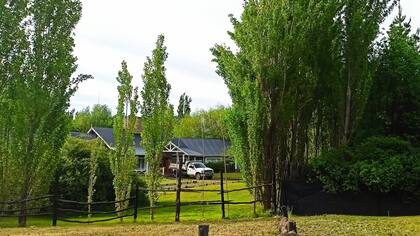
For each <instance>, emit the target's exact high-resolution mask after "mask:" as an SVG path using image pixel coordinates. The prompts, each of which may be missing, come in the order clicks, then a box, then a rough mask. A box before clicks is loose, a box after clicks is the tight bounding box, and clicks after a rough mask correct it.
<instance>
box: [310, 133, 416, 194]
mask: <svg viewBox="0 0 420 236" xmlns="http://www.w3.org/2000/svg"><path fill="white" fill-rule="evenodd" d="M310 164H311V167H312V169H313V171H314V172H315V175H316V178H317V179H318V180H319V181H320V182H321V183H322V184H323V185H324V188H325V189H326V190H328V191H330V192H342V191H362V190H369V191H372V192H376V193H388V192H391V191H406V192H411V193H416V194H419V193H420V192H418V190H419V187H420V186H419V183H420V158H419V151H418V150H415V149H414V148H413V147H412V146H411V144H410V143H409V142H407V141H404V140H402V139H399V138H393V137H370V138H368V139H366V140H365V141H364V142H362V143H361V144H359V145H356V146H353V147H348V148H339V149H335V150H331V151H328V152H325V153H323V154H321V155H320V156H318V157H316V158H314V159H313V160H312V161H311V163H310Z"/></svg>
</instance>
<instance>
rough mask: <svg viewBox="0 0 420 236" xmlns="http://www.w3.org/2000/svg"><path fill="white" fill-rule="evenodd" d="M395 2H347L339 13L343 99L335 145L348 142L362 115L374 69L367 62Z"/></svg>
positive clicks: (340, 101)
mask: <svg viewBox="0 0 420 236" xmlns="http://www.w3.org/2000/svg"><path fill="white" fill-rule="evenodd" d="M397 2H398V1H397V0H374V1H364V0H347V1H345V2H344V5H343V8H342V11H341V12H339V15H338V17H339V18H338V22H339V23H340V24H342V27H341V31H340V32H339V35H338V38H337V39H338V40H339V41H338V42H339V44H340V45H341V47H342V49H341V50H342V51H341V52H342V53H341V55H342V57H341V58H340V59H341V61H342V68H341V72H340V76H339V77H341V83H340V87H339V88H338V89H339V91H341V93H342V95H341V96H342V98H341V99H340V98H339V99H337V101H338V107H339V110H338V114H339V117H338V120H339V124H338V127H339V130H338V131H336V132H338V133H339V135H338V136H339V137H338V141H339V143H338V145H339V146H341V145H347V144H349V143H350V141H351V139H352V136H353V133H354V130H355V129H356V128H357V125H358V123H359V121H360V119H361V117H362V115H363V111H364V107H365V104H366V101H367V98H368V96H369V91H370V85H371V83H372V74H373V72H374V68H373V66H372V64H371V63H370V56H371V55H372V51H373V45H374V41H375V39H376V38H377V36H378V33H379V27H380V24H381V23H382V22H383V21H384V20H385V18H386V17H387V16H388V15H389V13H390V12H391V11H392V9H393V8H394V6H395V5H396V4H397Z"/></svg>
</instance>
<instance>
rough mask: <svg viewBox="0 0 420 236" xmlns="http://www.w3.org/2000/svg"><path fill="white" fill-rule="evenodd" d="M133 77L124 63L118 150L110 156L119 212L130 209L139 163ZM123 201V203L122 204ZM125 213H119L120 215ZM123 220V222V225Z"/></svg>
mask: <svg viewBox="0 0 420 236" xmlns="http://www.w3.org/2000/svg"><path fill="white" fill-rule="evenodd" d="M132 79H133V77H132V76H131V74H130V73H129V71H128V68H127V63H126V62H125V61H123V62H122V63H121V70H120V71H119V72H118V77H117V81H118V83H119V85H118V106H117V114H116V115H115V118H114V141H115V149H114V150H113V153H112V155H111V156H110V162H111V170H112V173H113V174H114V181H113V185H114V191H115V201H118V202H117V203H116V204H115V207H116V210H117V211H120V210H122V209H125V208H127V206H128V203H129V202H128V201H122V200H124V199H127V198H129V197H130V191H131V184H132V182H133V176H132V173H133V170H134V169H135V163H136V152H135V147H134V145H133V143H134V131H135V123H136V115H137V112H138V106H139V102H138V91H137V88H134V89H133V86H132V85H131V81H132ZM121 201H122V202H121ZM121 214H123V212H119V215H121ZM122 219H123V218H121V221H122Z"/></svg>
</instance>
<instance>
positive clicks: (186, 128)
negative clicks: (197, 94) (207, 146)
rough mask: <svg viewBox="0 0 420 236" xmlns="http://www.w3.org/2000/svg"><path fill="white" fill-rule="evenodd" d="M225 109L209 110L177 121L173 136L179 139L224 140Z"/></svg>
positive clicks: (225, 126)
mask: <svg viewBox="0 0 420 236" xmlns="http://www.w3.org/2000/svg"><path fill="white" fill-rule="evenodd" d="M226 113H227V109H226V108H224V107H216V108H211V109H209V110H207V111H205V110H201V111H198V112H194V113H193V114H191V115H190V116H185V117H183V118H182V119H180V120H177V122H176V123H175V126H174V135H175V136H176V137H180V138H202V137H204V138H225V139H227V136H228V133H227V125H226Z"/></svg>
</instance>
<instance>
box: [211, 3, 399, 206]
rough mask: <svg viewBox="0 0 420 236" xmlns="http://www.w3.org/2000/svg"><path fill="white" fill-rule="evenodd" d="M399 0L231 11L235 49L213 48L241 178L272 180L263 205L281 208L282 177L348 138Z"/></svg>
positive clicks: (299, 172)
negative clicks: (384, 26)
mask: <svg viewBox="0 0 420 236" xmlns="http://www.w3.org/2000/svg"><path fill="white" fill-rule="evenodd" d="M396 2H397V1H395V0H373V1H364V0H345V1H340V0H334V1H315V0H309V1H308V0H296V1H290V0H283V1H275V0H260V1H258V0H250V1H246V2H245V3H244V11H243V13H242V15H241V17H240V19H237V18H235V17H233V16H231V22H232V24H233V28H234V30H233V32H229V35H230V36H231V38H232V40H233V41H234V42H235V43H236V46H237V47H238V50H235V51H232V50H231V49H230V48H228V47H226V46H224V45H216V46H215V47H214V48H212V49H211V50H212V53H213V55H214V61H215V62H216V63H217V66H218V67H217V73H218V74H219V75H220V76H221V77H223V79H224V80H225V83H226V85H227V87H228V89H229V94H230V96H231V98H232V108H231V110H230V111H229V113H228V122H227V123H228V128H229V136H230V138H231V141H232V144H233V147H232V150H233V153H234V155H235V156H236V158H237V159H238V160H239V164H240V167H241V171H242V173H243V175H244V178H245V180H246V182H247V183H248V184H249V185H258V184H262V183H272V185H271V186H267V187H265V188H263V190H262V191H261V192H258V193H257V194H259V195H260V197H262V200H263V203H264V208H265V209H267V210H268V209H271V210H273V211H274V212H275V211H277V210H278V205H277V200H278V199H277V196H278V195H279V190H278V189H279V188H280V187H281V182H282V181H283V180H286V179H299V178H303V177H304V174H305V168H306V163H307V161H308V159H309V158H310V156H311V155H312V156H313V155H316V153H317V152H318V149H320V148H321V147H326V148H329V147H337V146H346V145H349V144H351V140H352V136H353V133H354V130H355V129H356V127H357V126H358V123H359V120H360V119H361V117H362V114H363V111H364V106H365V103H366V101H367V97H368V96H367V95H368V94H369V90H370V84H371V76H372V72H373V71H374V65H373V64H372V63H371V58H372V54H373V46H374V42H375V39H376V38H377V35H378V33H379V26H380V24H381V23H382V22H383V20H384V19H385V17H386V16H388V15H389V13H390V11H391V10H392V9H393V7H394V6H395V4H396ZM312 140H315V141H312ZM314 153H315V154H314Z"/></svg>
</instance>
